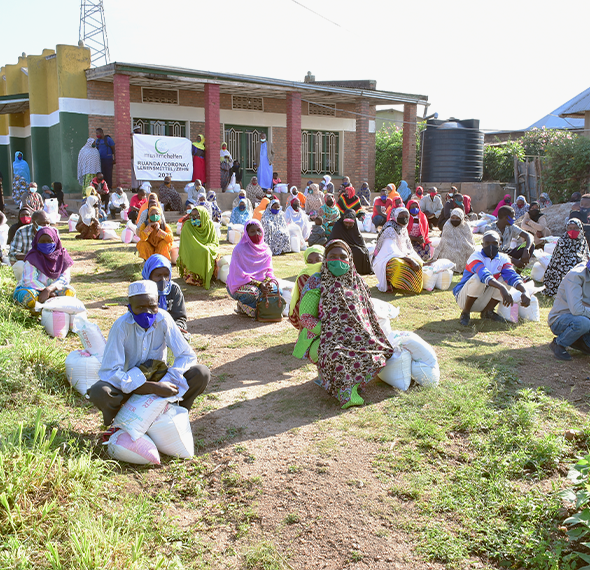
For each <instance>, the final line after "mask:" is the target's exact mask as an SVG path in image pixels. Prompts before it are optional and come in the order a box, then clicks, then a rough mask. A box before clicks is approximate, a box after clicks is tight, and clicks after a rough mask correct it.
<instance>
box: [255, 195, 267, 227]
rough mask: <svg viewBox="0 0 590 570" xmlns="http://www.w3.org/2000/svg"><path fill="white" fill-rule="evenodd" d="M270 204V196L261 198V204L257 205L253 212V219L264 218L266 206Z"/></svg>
mask: <svg viewBox="0 0 590 570" xmlns="http://www.w3.org/2000/svg"><path fill="white" fill-rule="evenodd" d="M269 204H270V198H267V197H266V196H265V197H264V198H262V200H260V204H258V206H256V208H254V213H253V214H252V219H254V220H258V221H259V222H260V221H261V220H262V216H263V215H264V212H266V208H268V205H269Z"/></svg>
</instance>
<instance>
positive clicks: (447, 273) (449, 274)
mask: <svg viewBox="0 0 590 570" xmlns="http://www.w3.org/2000/svg"><path fill="white" fill-rule="evenodd" d="M452 282H453V270H452V269H443V270H442V271H441V272H440V273H438V274H436V283H435V284H434V286H435V287H436V288H437V289H440V290H441V291H446V290H447V289H448V288H449V287H450V286H451V283H452Z"/></svg>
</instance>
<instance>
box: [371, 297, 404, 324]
mask: <svg viewBox="0 0 590 570" xmlns="http://www.w3.org/2000/svg"><path fill="white" fill-rule="evenodd" d="M371 303H372V304H373V309H374V311H375V314H376V315H377V317H382V318H384V319H395V318H397V316H398V315H399V307H394V306H393V305H391V304H390V303H387V302H386V301H382V300H381V299H375V298H374V297H372V298H371Z"/></svg>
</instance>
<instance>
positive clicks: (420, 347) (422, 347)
mask: <svg viewBox="0 0 590 570" xmlns="http://www.w3.org/2000/svg"><path fill="white" fill-rule="evenodd" d="M396 332H397V331H396ZM398 334H400V335H401V338H400V344H401V346H403V347H404V348H405V349H406V350H409V351H410V354H411V355H412V360H419V361H420V362H426V363H427V364H428V365H429V366H434V365H435V364H438V358H437V356H436V352H435V351H434V348H432V346H431V345H430V344H428V343H427V342H426V341H425V340H424V339H423V338H422V337H420V336H418V335H417V334H416V333H413V332H410V331H401V332H399V333H398Z"/></svg>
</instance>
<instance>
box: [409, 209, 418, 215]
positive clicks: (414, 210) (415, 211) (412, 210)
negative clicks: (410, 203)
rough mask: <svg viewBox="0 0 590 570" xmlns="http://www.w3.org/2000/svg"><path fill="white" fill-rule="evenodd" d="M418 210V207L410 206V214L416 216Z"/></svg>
mask: <svg viewBox="0 0 590 570" xmlns="http://www.w3.org/2000/svg"><path fill="white" fill-rule="evenodd" d="M419 211H420V210H419V209H418V208H410V214H412V216H417V215H418V212H419Z"/></svg>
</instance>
